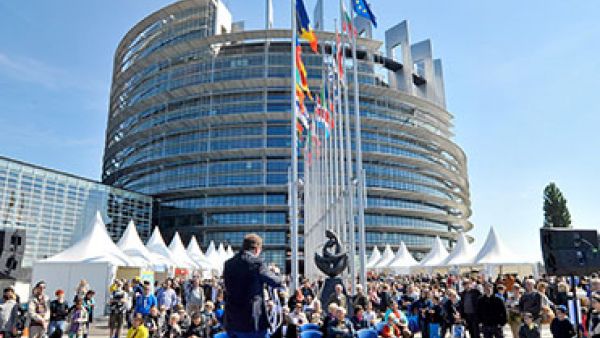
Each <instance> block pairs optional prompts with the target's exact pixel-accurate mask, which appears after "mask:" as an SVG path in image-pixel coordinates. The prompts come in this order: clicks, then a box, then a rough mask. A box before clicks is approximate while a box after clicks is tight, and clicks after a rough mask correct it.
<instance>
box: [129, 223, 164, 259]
mask: <svg viewBox="0 0 600 338" xmlns="http://www.w3.org/2000/svg"><path fill="white" fill-rule="evenodd" d="M117 247H119V249H120V250H121V251H122V252H123V253H124V254H126V255H127V256H129V259H130V260H131V261H132V262H133V263H134V265H136V266H140V267H147V266H150V267H153V268H158V269H159V270H165V266H164V265H162V264H160V263H155V261H154V260H153V258H152V254H151V253H150V251H148V249H146V247H145V246H144V243H142V240H141V239H140V236H139V234H138V232H137V229H136V228H135V224H134V223H133V221H129V224H128V225H127V229H125V232H124V233H123V235H122V236H121V239H119V242H117ZM157 265H158V266H157Z"/></svg>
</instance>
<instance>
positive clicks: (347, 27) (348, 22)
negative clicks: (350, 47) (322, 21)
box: [342, 2, 358, 37]
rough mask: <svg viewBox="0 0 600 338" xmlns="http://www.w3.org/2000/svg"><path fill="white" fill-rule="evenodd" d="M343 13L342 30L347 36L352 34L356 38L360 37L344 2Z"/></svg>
mask: <svg viewBox="0 0 600 338" xmlns="http://www.w3.org/2000/svg"><path fill="white" fill-rule="evenodd" d="M342 13H343V16H344V17H343V18H342V30H343V31H344V32H346V34H348V35H351V34H352V35H354V36H355V37H356V36H357V35H358V32H357V31H356V28H355V27H354V24H353V23H352V17H350V13H348V10H346V5H345V4H344V2H342Z"/></svg>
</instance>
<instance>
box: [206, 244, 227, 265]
mask: <svg viewBox="0 0 600 338" xmlns="http://www.w3.org/2000/svg"><path fill="white" fill-rule="evenodd" d="M205 256H206V259H208V261H209V262H211V263H212V265H213V268H214V269H216V270H217V271H218V272H219V273H220V272H221V271H223V262H222V261H221V258H220V255H219V253H218V252H217V249H215V242H213V241H210V244H209V245H208V249H206V255H205Z"/></svg>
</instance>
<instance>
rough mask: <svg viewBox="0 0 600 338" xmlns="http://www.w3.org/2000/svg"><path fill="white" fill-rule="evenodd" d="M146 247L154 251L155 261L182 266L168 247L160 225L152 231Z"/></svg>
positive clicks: (172, 265) (171, 265)
mask: <svg viewBox="0 0 600 338" xmlns="http://www.w3.org/2000/svg"><path fill="white" fill-rule="evenodd" d="M146 249H148V251H150V252H151V253H152V256H153V257H154V259H155V261H159V262H161V263H163V264H167V265H168V266H169V267H182V266H181V265H180V264H178V263H179V262H177V260H176V258H175V256H174V255H173V253H172V252H171V250H169V248H167V245H166V244H165V240H164V239H163V237H162V235H161V234H160V230H159V229H158V227H156V228H154V231H152V236H150V239H149V240H148V243H146Z"/></svg>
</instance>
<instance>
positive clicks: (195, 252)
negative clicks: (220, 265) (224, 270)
mask: <svg viewBox="0 0 600 338" xmlns="http://www.w3.org/2000/svg"><path fill="white" fill-rule="evenodd" d="M186 252H187V254H188V256H190V258H191V259H192V260H193V261H194V262H195V263H196V264H197V265H199V266H200V268H201V269H203V270H212V269H213V266H212V264H211V262H210V261H208V259H206V256H204V253H203V252H202V249H200V245H198V241H197V240H196V236H192V239H191V240H190V243H189V244H188V247H187V250H186Z"/></svg>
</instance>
